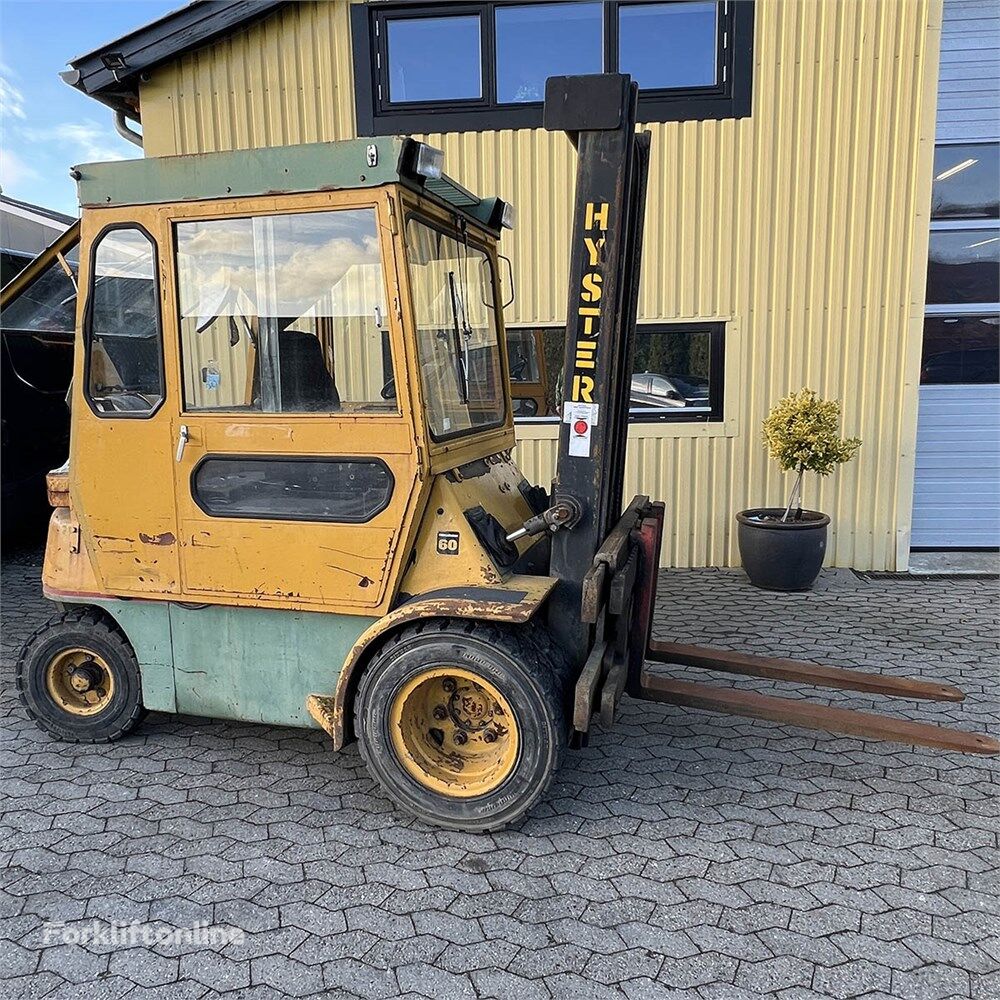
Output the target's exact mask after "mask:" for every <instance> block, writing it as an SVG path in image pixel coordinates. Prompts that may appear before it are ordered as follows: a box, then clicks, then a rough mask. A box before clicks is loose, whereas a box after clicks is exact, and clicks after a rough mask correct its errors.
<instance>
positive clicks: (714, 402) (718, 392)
mask: <svg viewBox="0 0 1000 1000" xmlns="http://www.w3.org/2000/svg"><path fill="white" fill-rule="evenodd" d="M511 329H512V330H564V327H560V326H552V325H551V324H542V323H538V324H534V325H531V324H524V323H517V324H512V325H511ZM635 332H636V337H637V338H638V337H642V336H647V335H650V334H670V333H707V334H709V338H710V339H709V355H708V361H709V367H708V398H709V402H710V403H711V408H710V409H709V410H708V411H707V412H704V411H703V412H701V413H685V412H684V411H685V409H686V407H672V408H670V409H669V410H665V411H664V412H662V413H648V412H647V411H646V410H644V409H640V408H639V407H635V408H633V407H631V406H630V407H629V416H628V422H629V423H630V424H692V423H701V424H706V423H712V424H717V423H722V422H723V421H724V420H725V402H726V398H725V391H726V371H725V367H726V323H725V321H722V320H708V321H706V320H692V321H691V322H689V323H686V322H677V321H674V322H656V323H638V324H636V331H635ZM509 374H510V373H509V372H508V383H509V384H510V386H511V395H512V396H513V395H514V388H515V384H514V383H511V382H510V381H509ZM637 374H642V373H641V372H631V373H630V374H629V379H630V380H631V378H632V376H633V375H637ZM561 421H562V417H561V415H559V414H556V415H555V416H547V417H516V416H515V417H514V424H515V425H517V424H528V423H531V424H558V423H560V422H561Z"/></svg>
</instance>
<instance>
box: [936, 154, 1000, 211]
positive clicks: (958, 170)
mask: <svg viewBox="0 0 1000 1000" xmlns="http://www.w3.org/2000/svg"><path fill="white" fill-rule="evenodd" d="M997 177H1000V144H997V143H995V142H977V143H964V142H960V143H959V142H956V143H948V144H947V145H942V146H938V147H937V148H936V149H935V150H934V187H933V193H932V195H931V217H932V218H934V219H939V220H940V219H996V218H997V217H998V216H1000V200H998V198H997Z"/></svg>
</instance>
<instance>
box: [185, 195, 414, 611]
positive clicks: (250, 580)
mask: <svg viewBox="0 0 1000 1000" xmlns="http://www.w3.org/2000/svg"><path fill="white" fill-rule="evenodd" d="M170 222H171V232H172V240H173V252H174V253H173V255H174V260H175V262H176V265H175V269H174V276H173V277H174V281H175V284H176V290H175V294H174V302H175V311H176V315H175V316H174V323H175V329H176V330H177V340H178V345H177V346H178V352H177V357H176V363H177V366H178V379H179V382H180V385H181V410H180V412H179V414H178V415H177V416H176V417H175V419H174V421H173V424H172V428H171V432H172V454H173V470H174V477H173V478H174V490H175V495H176V503H177V524H178V533H179V538H180V542H181V547H180V551H181V581H182V590H183V592H184V593H185V594H186V595H189V596H191V597H192V598H193V599H199V600H204V599H206V598H212V597H215V598H218V599H220V600H221V601H223V602H225V603H238V604H256V605H276V606H283V607H299V608H310V607H319V606H322V607H323V608H324V609H329V610H338V611H343V612H347V613H373V612H375V611H377V610H384V606H385V605H386V604H387V602H388V600H389V599H390V598H391V596H392V584H393V581H394V580H395V579H397V578H398V575H399V565H400V561H401V559H402V547H401V545H400V539H401V537H403V536H405V534H406V533H407V531H408V530H409V528H410V526H411V524H412V521H413V519H414V515H415V511H416V509H417V506H418V503H419V490H418V489H417V453H416V446H415V442H414V435H413V425H412V415H411V414H412V411H411V407H410V403H409V387H408V385H407V381H406V378H405V374H404V373H405V363H404V357H403V341H402V335H401V330H400V327H399V321H398V318H397V317H398V301H399V293H398V284H397V276H396V271H395V265H394V262H393V257H392V251H391V233H390V230H391V225H392V215H391V212H390V205H389V202H388V196H387V195H385V194H384V193H381V192H378V191H359V192H338V193H335V194H323V195H309V196H289V197H285V198H267V199H261V198H257V199H248V200H246V201H243V202H229V203H226V204H215V205H212V204H210V203H209V204H198V205H188V206H183V207H181V208H180V209H179V210H178V211H177V212H176V213H174V214H173V217H172V218H171V220H170Z"/></svg>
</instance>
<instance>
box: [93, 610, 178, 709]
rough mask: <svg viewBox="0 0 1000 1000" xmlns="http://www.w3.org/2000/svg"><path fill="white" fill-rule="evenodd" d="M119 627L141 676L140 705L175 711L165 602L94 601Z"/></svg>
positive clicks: (172, 664) (172, 665)
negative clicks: (129, 645)
mask: <svg viewBox="0 0 1000 1000" xmlns="http://www.w3.org/2000/svg"><path fill="white" fill-rule="evenodd" d="M86 603H88V604H96V605H97V606H98V607H101V608H104V610H105V611H107V612H108V614H109V615H111V617H112V618H114V620H115V621H116V622H117V623H118V624H119V626H121V630H122V631H123V632H124V633H125V635H126V636H127V638H128V641H129V642H130V643H131V644H132V648H133V649H134V650H135V655H136V658H137V659H138V661H139V668H140V671H141V674H142V703H143V705H145V706H146V708H148V709H150V711H153V712H176V711H177V701H176V697H175V691H174V662H173V653H172V651H171V643H170V617H169V613H168V610H167V607H168V606H167V603H166V602H165V601H114V600H93V599H90V600H88V601H87V602H86Z"/></svg>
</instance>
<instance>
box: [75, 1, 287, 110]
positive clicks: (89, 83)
mask: <svg viewBox="0 0 1000 1000" xmlns="http://www.w3.org/2000/svg"><path fill="white" fill-rule="evenodd" d="M286 2H287V0H224V2H223V0H196V2H194V3H190V4H188V5H187V6H186V7H182V8H180V9H179V10H175V11H173V12H171V13H169V14H167V15H165V16H164V17H161V18H159V19H158V20H156V21H153V22H152V23H150V24H147V25H145V26H143V27H141V28H137V29H136V30H134V31H131V32H129V33H128V34H126V35H122V36H121V37H120V38H117V39H113V40H112V41H110V42H107V43H105V44H104V45H102V46H100V47H99V48H97V49H94V50H93V51H92V52H88V53H85V54H84V55H81V56H77V57H76V58H75V59H71V60H70V61H69V66H70V69H68V70H65V71H64V72H62V73H60V76H61V77H62V79H63V80H64V82H66V83H67V84H69V85H70V86H71V87H74V88H75V89H77V90H79V91H81V92H82V93H84V94H86V95H87V96H88V97H93V98H94V99H95V100H97V101H100V102H101V103H102V104H105V105H107V106H108V107H109V108H112V109H113V110H115V111H124V112H125V114H126V115H128V116H129V117H131V118H133V119H135V120H138V118H139V112H138V107H139V80H140V79H141V77H142V75H143V74H144V73H147V72H149V71H151V70H152V69H153V68H155V67H156V66H159V65H161V64H162V63H164V62H168V61H169V60H171V59H176V58H177V57H179V56H181V55H183V54H184V53H185V52H189V51H191V50H193V49H197V48H201V47H202V46H203V45H207V44H209V43H210V42H212V41H214V40H215V39H217V38H219V37H221V36H223V35H226V34H230V33H232V32H233V31H235V30H236V29H238V28H240V27H243V26H244V25H245V24H248V23H250V22H251V21H255V20H258V19H260V18H262V17H266V16H267V15H268V14H270V13H272V12H273V11H275V10H277V9H278V8H279V7H282V6H284V4H285V3H286Z"/></svg>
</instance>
